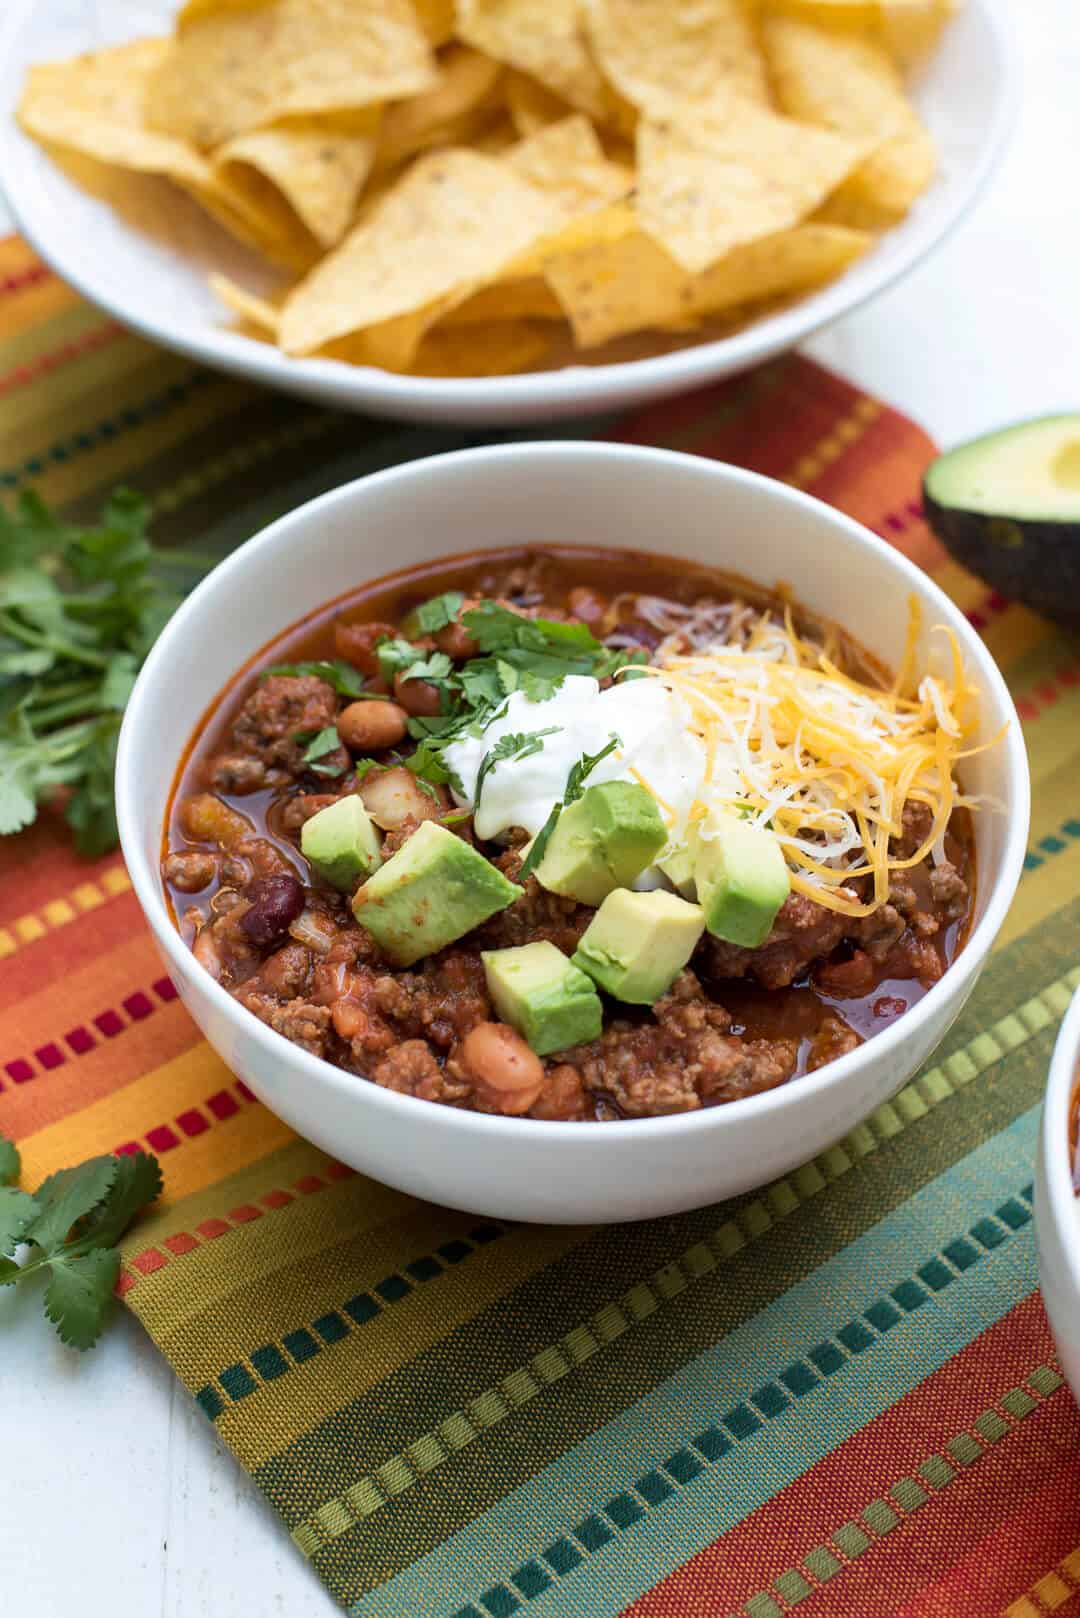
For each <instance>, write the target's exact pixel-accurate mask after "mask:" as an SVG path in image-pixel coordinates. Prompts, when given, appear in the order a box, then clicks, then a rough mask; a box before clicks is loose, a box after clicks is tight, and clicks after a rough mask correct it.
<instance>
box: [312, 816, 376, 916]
mask: <svg viewBox="0 0 1080 1618" xmlns="http://www.w3.org/2000/svg"><path fill="white" fill-rule="evenodd" d="M300 848H301V850H302V852H303V855H304V858H305V859H307V860H310V861H311V864H312V865H313V866H314V867H315V869H316V871H317V872H318V873H319V875H320V876H321V877H323V878H324V879H325V880H326V881H327V882H329V883H330V884H331V885H332V886H333V887H335V888H340V889H341V891H342V893H352V891H353V889H354V888H355V887H356V885H357V883H358V882H362V881H363V879H364V877H366V876H370V875H371V872H372V871H375V870H377V869H378V867H379V866H380V865H381V864H382V855H381V854H380V853H379V834H378V832H377V831H376V830H375V827H374V825H373V824H372V820H371V816H370V815H369V814H368V812H367V810H366V809H365V808H364V806H363V804H362V803H361V802H360V799H359V798H357V797H348V798H339V799H338V801H337V803H330V804H327V806H326V808H325V809H320V810H319V812H318V814H317V815H312V817H311V819H310V820H306V821H305V822H304V824H303V826H302V827H301V830H300Z"/></svg>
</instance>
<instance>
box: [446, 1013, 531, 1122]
mask: <svg viewBox="0 0 1080 1618" xmlns="http://www.w3.org/2000/svg"><path fill="white" fill-rule="evenodd" d="M461 1057H462V1060H463V1062H464V1063H465V1066H466V1067H467V1068H468V1070H469V1074H470V1076H471V1078H472V1079H473V1082H474V1083H475V1084H476V1087H477V1089H478V1090H479V1091H480V1093H481V1094H482V1096H483V1098H484V1100H486V1101H487V1102H488V1104H489V1105H490V1106H491V1107H492V1108H493V1109H494V1111H496V1112H502V1113H507V1114H510V1115H513V1116H516V1115H518V1114H519V1113H523V1112H528V1110H529V1108H530V1107H531V1106H532V1105H533V1103H534V1102H535V1100H536V1098H537V1097H538V1096H539V1094H540V1092H541V1090H542V1089H543V1088H544V1064H543V1063H542V1062H541V1060H540V1058H539V1057H538V1056H537V1054H536V1052H535V1051H532V1050H530V1049H529V1047H528V1045H526V1043H525V1041H524V1040H523V1039H522V1037H521V1035H520V1034H518V1033H515V1031H514V1030H513V1029H512V1028H508V1027H507V1026H506V1024H505V1023H499V1022H480V1023H477V1025H476V1027H475V1028H471V1029H470V1030H469V1032H468V1033H467V1034H466V1035H465V1038H464V1040H463V1041H462V1044H461Z"/></svg>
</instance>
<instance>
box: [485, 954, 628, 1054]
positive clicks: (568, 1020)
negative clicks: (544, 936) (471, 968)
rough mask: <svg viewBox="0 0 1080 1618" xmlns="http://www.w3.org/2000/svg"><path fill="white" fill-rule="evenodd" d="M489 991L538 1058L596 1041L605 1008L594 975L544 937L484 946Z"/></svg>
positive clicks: (496, 1004) (501, 1010) (505, 1017)
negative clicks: (514, 945) (513, 944)
mask: <svg viewBox="0 0 1080 1618" xmlns="http://www.w3.org/2000/svg"><path fill="white" fill-rule="evenodd" d="M481 959H482V961H483V963H484V972H485V974H486V976H487V986H488V993H489V994H490V996H491V999H492V1003H493V1005H494V1007H495V1010H496V1011H497V1012H498V1014H499V1016H500V1017H501V1018H502V1020H503V1022H506V1023H509V1024H510V1026H511V1028H516V1029H517V1031H518V1033H519V1034H521V1035H522V1036H523V1037H524V1038H525V1040H527V1042H528V1043H529V1044H530V1045H531V1046H532V1048H533V1050H534V1051H535V1052H536V1054H537V1055H538V1056H547V1055H549V1054H550V1052H551V1051H563V1050H566V1049H567V1047H568V1046H570V1045H583V1044H584V1043H585V1041H586V1040H590V1039H598V1038H599V1037H600V1029H601V1025H602V1023H603V1018H604V1010H603V1007H602V1006H601V1004H600V997H599V995H598V994H597V992H596V990H595V988H594V987H593V983H592V979H591V978H588V977H586V976H585V973H584V972H582V971H581V970H580V968H579V967H576V966H575V965H574V963H573V962H572V961H569V960H567V958H566V956H565V955H564V954H563V952H562V950H559V949H556V948H555V945H554V944H549V943H548V942H547V941H546V940H543V941H541V942H538V943H536V944H522V945H521V946H520V947H519V948H518V949H489V950H485V951H484V953H483V955H482V956H481Z"/></svg>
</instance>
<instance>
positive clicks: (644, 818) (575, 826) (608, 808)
mask: <svg viewBox="0 0 1080 1618" xmlns="http://www.w3.org/2000/svg"><path fill="white" fill-rule="evenodd" d="M666 841H667V831H666V829H665V827H664V822H663V820H662V819H661V818H660V811H659V809H658V808H657V807H656V800H655V799H654V798H653V797H652V796H651V795H650V794H649V793H648V792H646V791H645V788H644V787H639V786H636V785H635V784H634V782H632V781H605V782H603V783H602V784H601V785H599V786H594V787H589V788H587V790H586V791H585V793H584V795H583V796H582V797H580V798H579V799H578V801H577V802H576V803H572V804H570V805H569V807H568V808H566V809H564V810H563V812H562V814H561V815H560V816H559V818H558V820H557V821H556V823H555V830H554V831H553V832H552V834H551V839H550V841H549V843H548V845H547V848H546V849H545V850H544V857H543V859H542V860H541V861H540V864H539V865H538V866H537V867H536V880H537V881H538V882H539V883H540V885H541V886H542V887H545V888H548V889H549V890H550V891H551V892H552V893H562V894H565V895H567V896H568V897H569V898H572V899H577V900H579V901H580V902H581V903H582V904H587V905H598V904H599V903H600V901H601V900H602V899H605V898H606V897H607V895H608V894H609V893H613V892H614V890H615V889H616V888H624V887H628V886H629V885H630V883H631V882H633V880H634V878H635V877H636V876H638V875H640V873H641V872H642V871H643V870H644V869H645V867H646V866H647V865H649V864H651V862H652V861H653V860H654V859H655V857H656V855H657V854H658V853H659V852H660V850H661V849H662V848H663V846H664V844H665V842H666Z"/></svg>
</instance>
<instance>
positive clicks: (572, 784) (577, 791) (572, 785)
mask: <svg viewBox="0 0 1080 1618" xmlns="http://www.w3.org/2000/svg"><path fill="white" fill-rule="evenodd" d="M621 746H622V742H621V741H620V739H619V737H618V736H616V734H615V732H614V731H612V733H611V735H610V737H609V738H608V741H607V744H606V746H604V747H602V748H601V749H600V751H599V752H598V753H582V755H581V757H580V758H579V759H578V761H577V763H576V764H572V765H571V766H570V772H569V774H568V775H567V777H566V791H565V792H564V793H563V807H564V808H565V806H566V805H567V804H570V803H576V802H577V800H578V799H579V798H580V797H582V796H583V794H584V792H585V782H586V781H587V780H588V778H589V776H590V775H591V774H592V772H593V770H595V768H596V766H597V765H598V764H599V763H600V761H601V759H605V758H607V756H608V754H609V753H613V752H614V751H615V749H616V748H617V747H621Z"/></svg>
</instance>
